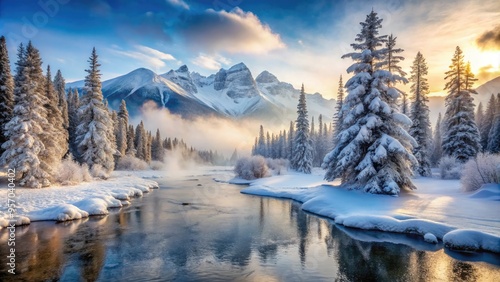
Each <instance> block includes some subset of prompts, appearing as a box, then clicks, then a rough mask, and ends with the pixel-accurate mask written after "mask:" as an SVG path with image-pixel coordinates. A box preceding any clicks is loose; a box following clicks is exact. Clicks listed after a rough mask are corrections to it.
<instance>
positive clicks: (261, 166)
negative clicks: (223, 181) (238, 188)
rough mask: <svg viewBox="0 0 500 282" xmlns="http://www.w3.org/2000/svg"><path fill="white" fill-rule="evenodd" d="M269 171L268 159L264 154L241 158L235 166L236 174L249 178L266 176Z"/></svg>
mask: <svg viewBox="0 0 500 282" xmlns="http://www.w3.org/2000/svg"><path fill="white" fill-rule="evenodd" d="M267 171H268V167H267V164H266V159H264V158H263V157H262V156H252V157H249V158H248V157H243V158H240V159H238V161H236V165H235V166H234V172H235V173H236V176H237V177H240V178H243V179H247V180H252V179H256V178H262V177H265V176H267Z"/></svg>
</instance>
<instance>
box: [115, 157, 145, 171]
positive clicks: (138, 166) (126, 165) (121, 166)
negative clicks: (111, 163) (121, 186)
mask: <svg viewBox="0 0 500 282" xmlns="http://www.w3.org/2000/svg"><path fill="white" fill-rule="evenodd" d="M116 169H118V170H145V169H148V164H147V163H146V162H145V161H143V160H141V159H139V158H136V157H134V156H130V155H125V156H123V157H121V158H120V160H119V161H118V163H117V164H116Z"/></svg>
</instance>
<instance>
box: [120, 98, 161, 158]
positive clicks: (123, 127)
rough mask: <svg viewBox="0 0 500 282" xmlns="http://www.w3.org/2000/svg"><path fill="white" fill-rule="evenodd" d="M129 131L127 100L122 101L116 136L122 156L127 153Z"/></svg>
mask: <svg viewBox="0 0 500 282" xmlns="http://www.w3.org/2000/svg"><path fill="white" fill-rule="evenodd" d="M127 130H128V111H127V105H126V104H125V100H122V102H121V104H120V109H119V111H118V124H117V134H116V149H117V150H118V152H120V154H121V155H122V156H125V152H126V151H127ZM160 142H161V141H160Z"/></svg>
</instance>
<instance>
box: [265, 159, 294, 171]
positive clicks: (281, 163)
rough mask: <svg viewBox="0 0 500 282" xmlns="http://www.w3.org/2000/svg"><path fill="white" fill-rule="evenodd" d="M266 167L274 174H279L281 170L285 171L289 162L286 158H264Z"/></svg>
mask: <svg viewBox="0 0 500 282" xmlns="http://www.w3.org/2000/svg"><path fill="white" fill-rule="evenodd" d="M266 164H267V167H268V168H269V169H270V170H272V171H273V173H274V174H277V175H280V174H281V173H282V172H284V171H287V170H288V167H289V165H290V162H289V161H288V160H286V159H271V158H267V159H266Z"/></svg>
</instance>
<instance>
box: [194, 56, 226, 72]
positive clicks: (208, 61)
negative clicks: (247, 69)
mask: <svg viewBox="0 0 500 282" xmlns="http://www.w3.org/2000/svg"><path fill="white" fill-rule="evenodd" d="M191 62H192V63H193V64H195V65H197V66H200V67H202V68H205V69H209V70H219V69H220V68H221V67H222V65H229V64H230V63H231V61H230V60H229V59H227V58H225V57H223V56H221V55H207V54H204V53H200V54H199V55H198V57H196V58H194V59H192V60H191Z"/></svg>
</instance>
